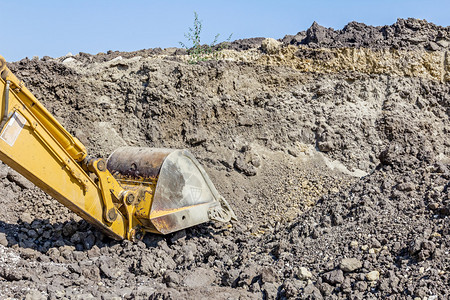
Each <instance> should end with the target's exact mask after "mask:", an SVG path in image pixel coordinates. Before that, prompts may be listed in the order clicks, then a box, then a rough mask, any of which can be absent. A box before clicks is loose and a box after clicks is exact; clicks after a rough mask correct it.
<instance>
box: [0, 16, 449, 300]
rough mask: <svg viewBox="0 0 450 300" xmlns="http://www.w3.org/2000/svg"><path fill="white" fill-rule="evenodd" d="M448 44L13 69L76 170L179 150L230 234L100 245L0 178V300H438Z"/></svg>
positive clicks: (1, 174)
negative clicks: (78, 148) (84, 151)
mask: <svg viewBox="0 0 450 300" xmlns="http://www.w3.org/2000/svg"><path fill="white" fill-rule="evenodd" d="M449 51H450V28H449V27H446V28H444V27H439V26H436V25H434V24H431V23H428V22H426V21H421V20H414V19H408V20H402V19H399V20H398V21H397V22H396V23H395V24H393V25H389V26H380V27H371V26H366V25H364V24H361V23H356V22H352V23H349V24H348V25H347V26H346V27H345V28H343V29H341V30H333V29H330V28H324V27H322V26H320V25H318V24H316V23H314V24H313V25H312V26H311V28H309V29H308V30H307V31H303V32H299V33H298V34H296V35H289V36H286V37H284V38H283V39H280V40H279V41H275V40H271V39H263V38H254V39H248V40H239V41H235V42H232V43H231V44H230V45H229V46H228V48H227V49H225V50H223V51H222V52H221V55H220V57H219V59H218V60H208V61H205V62H199V63H197V64H190V63H189V62H188V60H189V55H188V53H186V51H184V50H182V49H149V50H141V51H136V52H132V53H124V52H113V51H110V52H108V53H99V54H97V55H90V54H85V53H79V54H77V55H73V56H72V55H70V56H65V57H60V58H50V57H44V58H42V59H36V58H35V59H31V60H30V59H23V60H21V61H19V62H14V63H9V67H10V69H11V70H12V71H13V72H14V73H15V74H16V76H17V77H19V78H21V79H22V80H24V81H25V83H26V85H27V87H28V88H29V89H30V90H31V91H32V92H33V93H34V94H35V96H36V97H37V98H38V99H39V100H40V101H41V102H42V103H43V104H44V105H45V107H46V108H47V109H48V110H49V111H50V112H51V113H52V114H53V115H54V116H55V117H56V118H57V119H58V120H59V121H60V122H61V123H62V124H63V126H64V127H66V128H67V129H68V131H70V133H72V134H73V135H75V136H76V137H77V138H78V139H80V140H81V142H83V143H84V144H85V145H86V147H87V148H88V150H89V154H90V155H92V156H97V157H104V158H107V157H108V155H109V154H110V153H111V152H112V151H114V149H115V148H117V147H119V146H123V145H132V146H140V147H168V148H186V149H189V150H190V151H191V152H192V153H193V154H194V155H195V156H196V157H197V158H198V160H199V161H200V162H201V163H202V165H203V166H204V167H205V169H206V171H207V173H208V174H209V175H210V177H211V179H212V181H213V182H214V184H215V185H216V187H217V189H218V190H219V192H220V193H221V194H222V195H223V196H224V197H225V198H226V199H227V200H228V202H229V203H230V205H231V206H232V207H233V209H234V210H235V213H236V215H237V217H238V221H233V222H231V223H229V224H219V223H213V222H209V223H206V224H202V225H199V226H195V227H192V228H189V229H186V230H183V231H181V232H177V233H175V234H171V235H168V236H159V235H153V234H147V235H146V236H145V237H144V239H143V240H142V241H141V242H137V243H132V242H130V241H126V240H125V241H114V240H111V239H110V238H108V237H106V236H104V235H103V234H102V233H101V232H99V231H98V230H97V229H96V228H94V227H91V226H90V225H89V224H88V223H86V222H85V221H84V220H82V219H81V218H80V217H78V216H77V215H75V214H74V213H72V212H70V211H69V210H68V209H67V208H65V207H64V206H62V205H61V204H59V203H58V202H57V201H56V200H54V199H52V198H51V197H49V196H47V195H46V194H45V193H44V192H42V191H40V190H39V189H37V188H36V187H35V186H34V185H33V184H32V183H30V182H28V181H27V180H26V179H24V178H23V177H22V176H21V175H19V174H18V173H16V172H15V171H14V170H12V169H11V168H9V167H8V166H6V165H4V164H2V165H0V192H1V195H2V196H1V197H0V205H1V207H2V209H1V210H0V298H1V299H105V300H106V299H304V298H306V299H322V298H326V299H376V298H388V299H429V300H431V299H447V298H448V297H449V295H450V288H449V286H450V274H449V272H450V254H449V251H450V217H449V215H450V189H449V179H450V121H449V116H450V52H449Z"/></svg>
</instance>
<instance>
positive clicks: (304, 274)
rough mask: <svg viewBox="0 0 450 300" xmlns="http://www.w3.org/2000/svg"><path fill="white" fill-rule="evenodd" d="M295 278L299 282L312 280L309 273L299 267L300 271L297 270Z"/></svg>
mask: <svg viewBox="0 0 450 300" xmlns="http://www.w3.org/2000/svg"><path fill="white" fill-rule="evenodd" d="M297 276H298V278H299V279H301V280H308V279H311V278H312V274H311V272H310V271H308V269H307V268H305V267H300V269H299V270H298V273H297Z"/></svg>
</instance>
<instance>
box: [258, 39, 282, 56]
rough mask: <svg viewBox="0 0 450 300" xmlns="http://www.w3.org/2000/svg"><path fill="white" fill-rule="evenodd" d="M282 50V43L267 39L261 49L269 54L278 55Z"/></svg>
mask: <svg viewBox="0 0 450 300" xmlns="http://www.w3.org/2000/svg"><path fill="white" fill-rule="evenodd" d="M280 48H281V42H279V41H277V40H275V39H272V38H267V39H265V40H264V41H262V43H261V49H262V50H263V51H264V52H266V53H267V54H276V53H278V51H279V50H280Z"/></svg>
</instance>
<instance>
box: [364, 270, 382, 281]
mask: <svg viewBox="0 0 450 300" xmlns="http://www.w3.org/2000/svg"><path fill="white" fill-rule="evenodd" d="M366 279H367V280H368V281H376V280H378V279H380V272H378V271H372V272H369V273H367V274H366Z"/></svg>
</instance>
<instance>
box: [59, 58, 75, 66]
mask: <svg viewBox="0 0 450 300" xmlns="http://www.w3.org/2000/svg"><path fill="white" fill-rule="evenodd" d="M75 61H76V59H75V58H73V57H68V58H66V59H64V60H63V62H62V63H63V64H70V63H72V62H75Z"/></svg>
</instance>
